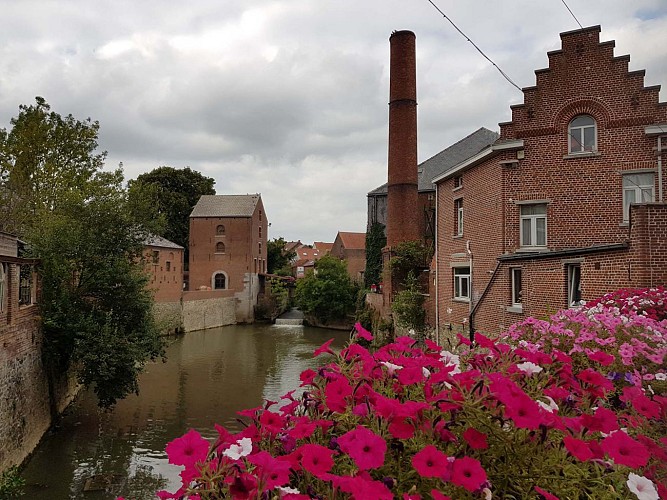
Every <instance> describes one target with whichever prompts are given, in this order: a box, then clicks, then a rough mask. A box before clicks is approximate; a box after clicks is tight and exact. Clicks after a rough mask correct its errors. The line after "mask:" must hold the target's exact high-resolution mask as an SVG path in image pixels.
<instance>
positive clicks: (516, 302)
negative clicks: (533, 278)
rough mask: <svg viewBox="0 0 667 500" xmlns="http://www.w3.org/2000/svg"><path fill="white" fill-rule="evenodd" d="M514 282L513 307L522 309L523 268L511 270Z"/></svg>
mask: <svg viewBox="0 0 667 500" xmlns="http://www.w3.org/2000/svg"><path fill="white" fill-rule="evenodd" d="M510 273H511V281H512V306H513V307H522V300H523V285H522V283H521V268H520V267H513V268H511V269H510Z"/></svg>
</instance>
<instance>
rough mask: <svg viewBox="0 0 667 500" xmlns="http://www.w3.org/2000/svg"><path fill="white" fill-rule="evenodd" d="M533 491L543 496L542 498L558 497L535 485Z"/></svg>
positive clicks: (555, 498) (556, 499) (556, 498)
mask: <svg viewBox="0 0 667 500" xmlns="http://www.w3.org/2000/svg"><path fill="white" fill-rule="evenodd" d="M535 492H536V493H539V494H540V495H542V497H543V498H544V500H558V497H557V496H556V495H552V494H551V493H549V492H548V491H546V490H543V489H542V488H540V487H539V486H535Z"/></svg>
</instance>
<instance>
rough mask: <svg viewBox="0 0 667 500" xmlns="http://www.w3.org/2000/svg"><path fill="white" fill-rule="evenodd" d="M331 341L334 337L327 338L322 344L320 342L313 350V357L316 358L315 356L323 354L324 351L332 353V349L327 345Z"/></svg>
mask: <svg viewBox="0 0 667 500" xmlns="http://www.w3.org/2000/svg"><path fill="white" fill-rule="evenodd" d="M333 341H334V339H329V340H327V341H326V342H325V343H324V344H322V345H321V346H320V347H318V348H317V349H315V352H314V353H313V357H315V358H316V357H317V356H319V355H320V354H324V353H327V354H334V352H333V351H332V350H331V348H330V347H329V346H330V345H331V343H332V342H333Z"/></svg>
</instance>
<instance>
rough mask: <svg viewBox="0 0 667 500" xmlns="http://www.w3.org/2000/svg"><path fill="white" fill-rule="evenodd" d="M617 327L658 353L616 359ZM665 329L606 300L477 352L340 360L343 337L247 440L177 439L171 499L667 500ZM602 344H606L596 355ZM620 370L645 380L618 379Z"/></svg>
mask: <svg viewBox="0 0 667 500" xmlns="http://www.w3.org/2000/svg"><path fill="white" fill-rule="evenodd" d="M612 327H613V328H612ZM610 328H612V330H610ZM356 329H357V338H362V339H364V340H365V341H369V340H372V336H371V335H370V333H369V332H368V331H366V330H364V329H363V327H361V325H357V327H356ZM593 330H594V331H595V333H594V334H593V333H590V334H587V333H586V332H592V331H593ZM566 331H571V332H572V334H573V335H569V334H567V333H563V332H566ZM575 331H576V333H574V332H575ZM612 331H613V334H614V336H615V337H619V338H625V337H622V335H627V336H628V337H632V336H633V335H638V334H642V333H643V334H645V335H648V337H650V338H651V342H652V344H651V346H652V347H651V348H650V349H649V348H644V347H642V348H641V349H642V350H643V351H645V352H642V353H640V354H638V355H633V356H629V355H628V356H624V355H623V354H622V353H616V352H615V351H614V349H615V347H613V342H611V341H609V340H608V339H610V338H611V337H610V336H604V335H605V334H606V333H605V332H607V333H610V332H612ZM522 334H525V336H526V339H524V338H522ZM591 335H593V338H592V339H590V338H589V337H591ZM665 335H667V325H666V324H664V323H659V322H657V321H656V320H654V319H651V318H649V317H646V316H640V315H638V314H636V312H634V311H630V312H628V313H626V314H619V313H618V312H617V309H615V308H606V307H605V306H604V305H600V304H598V305H596V306H594V307H593V308H591V309H582V310H579V311H560V312H559V313H557V314H556V315H554V316H553V317H552V319H551V322H546V321H545V322H539V321H538V320H534V319H531V320H526V321H525V322H523V324H521V325H518V326H516V327H514V328H513V329H511V330H510V332H508V335H506V336H505V337H504V338H503V339H500V340H491V339H488V338H486V337H484V336H482V335H480V334H476V335H475V341H476V342H475V344H474V345H470V343H469V342H468V341H467V340H466V339H464V338H463V337H460V341H461V345H460V346H459V350H458V352H457V353H452V352H449V351H445V350H441V348H440V347H439V346H438V345H436V344H435V343H433V342H431V341H429V340H426V341H425V347H424V348H423V349H422V348H416V347H415V341H414V340H413V339H411V338H408V337H400V338H398V339H396V341H395V342H393V343H391V344H388V345H386V346H383V347H381V348H380V349H378V350H377V351H375V352H373V353H372V352H370V351H368V350H367V349H366V348H364V347H362V346H361V345H360V344H358V343H351V344H350V345H348V346H347V347H346V348H345V349H343V351H341V353H339V354H335V353H334V352H333V351H331V349H330V348H329V345H330V343H331V341H329V342H326V343H325V344H324V345H323V346H322V347H320V348H319V349H317V350H316V351H315V355H316V356H319V355H324V356H329V357H331V359H332V361H331V362H330V363H329V364H327V365H326V366H324V367H322V368H321V369H320V370H319V371H317V372H315V371H313V370H306V371H304V372H303V373H302V374H301V377H300V379H301V386H302V388H303V390H304V392H303V395H301V396H299V397H297V396H295V393H294V391H291V392H290V393H288V394H286V395H285V396H283V398H282V400H281V405H278V406H277V405H276V403H273V402H268V401H267V402H266V404H265V405H264V406H263V407H259V408H254V409H251V410H245V411H242V412H240V414H241V415H242V416H244V417H245V418H247V419H248V426H247V427H246V428H245V429H244V430H243V431H241V432H240V433H238V434H235V435H232V434H230V433H229V432H228V431H226V430H225V429H224V428H222V427H219V426H217V427H216V428H217V430H218V433H219V438H218V439H217V440H216V442H215V443H213V445H209V443H208V441H206V440H204V439H203V438H202V437H201V436H199V434H198V433H197V432H196V431H194V430H191V431H190V432H188V433H187V434H186V435H185V436H183V437H181V438H177V439H175V440H174V441H172V442H171V443H170V444H169V445H168V446H167V454H168V456H169V460H170V462H171V463H172V464H176V465H182V466H184V470H183V471H182V472H181V477H182V478H183V485H182V487H181V488H180V489H179V491H177V492H175V493H173V494H172V493H168V492H160V493H159V495H160V497H161V498H191V499H194V498H197V499H213V498H223V497H224V498H229V497H231V498H234V499H245V498H278V497H280V498H285V499H309V498H334V497H335V498H357V499H365V498H377V499H384V498H387V499H389V498H404V499H417V498H435V499H443V498H456V499H472V498H483V497H485V496H486V497H487V498H489V497H490V496H491V495H492V496H493V497H497V498H540V497H541V498H546V499H553V498H563V499H565V498H596V499H618V498H632V495H635V496H636V497H637V498H640V499H657V498H659V496H658V495H661V496H663V497H664V496H665V495H667V439H666V438H665V436H666V435H667V424H666V421H667V420H666V417H667V397H665V395H664V385H661V384H660V383H661V382H664V379H665V378H666V377H667V375H666V374H665V369H664V367H663V366H662V360H663V359H664V355H665V340H664V339H665ZM582 336H584V338H585V339H586V340H585V341H583V342H582V341H579V342H578V341H577V340H578V339H581V338H582ZM648 337H646V336H645V337H643V338H644V339H647V338H648ZM556 339H557V340H558V342H555V343H554V340H556ZM566 339H567V346H568V349H569V350H565V348H564V344H565V343H566V342H565V340H566ZM595 339H599V340H605V342H603V343H602V344H599V343H598V342H596V341H595ZM591 341H592V342H593V343H595V344H597V345H601V348H599V349H597V350H596V351H594V352H587V351H586V347H581V344H582V343H584V344H586V343H587V342H591ZM540 342H541V344H540ZM641 342H645V343H646V345H649V342H648V341H645V340H641ZM570 345H571V346H572V347H569V346H570ZM577 346H580V349H579V348H577ZM610 346H611V347H610ZM573 349H575V350H573ZM651 349H652V350H651ZM649 351H650V353H649V354H646V353H648V352H649ZM633 352H635V351H633ZM609 356H611V357H612V358H613V360H612V359H611V358H610V357H609ZM649 356H656V357H655V359H651V358H650V357H649ZM657 356H662V358H661V360H658V357H657ZM627 361H630V364H629V365H627V364H625V363H626V362H627ZM658 361H660V362H658ZM619 363H620V365H622V366H625V367H626V368H625V369H626V370H627V372H626V373H630V374H631V376H629V377H626V376H622V377H615V376H613V375H612V371H610V370H612V369H613V367H615V366H620V365H619ZM644 363H648V365H647V366H644ZM651 363H652V364H651ZM637 373H638V374H640V375H641V376H638V375H637ZM648 373H652V375H653V379H651V380H650V382H651V384H646V382H649V380H647V379H646V377H645V376H644V375H645V374H648ZM642 383H644V384H645V385H646V389H644V388H643V387H642ZM649 385H650V387H649Z"/></svg>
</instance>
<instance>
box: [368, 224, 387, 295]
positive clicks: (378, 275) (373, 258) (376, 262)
mask: <svg viewBox="0 0 667 500" xmlns="http://www.w3.org/2000/svg"><path fill="white" fill-rule="evenodd" d="M386 244H387V237H386V236H385V235H384V224H380V223H379V222H374V223H373V224H372V225H371V227H370V229H369V230H368V231H367V232H366V271H365V273H364V286H365V287H366V288H370V287H371V285H373V284H378V283H381V282H382V249H383V248H384V247H385V245H386Z"/></svg>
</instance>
